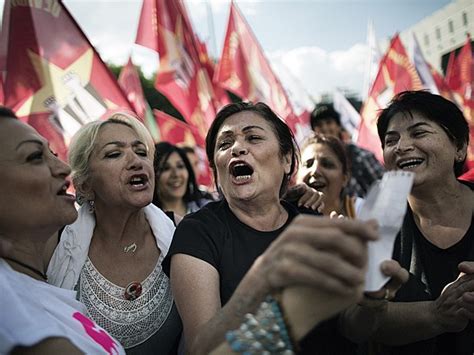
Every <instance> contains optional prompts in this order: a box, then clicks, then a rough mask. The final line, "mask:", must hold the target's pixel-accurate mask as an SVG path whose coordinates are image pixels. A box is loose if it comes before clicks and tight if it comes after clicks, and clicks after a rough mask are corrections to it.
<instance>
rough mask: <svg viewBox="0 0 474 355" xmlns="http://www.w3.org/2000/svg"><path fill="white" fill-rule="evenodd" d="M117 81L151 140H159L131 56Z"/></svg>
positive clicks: (154, 122) (156, 128)
mask: <svg viewBox="0 0 474 355" xmlns="http://www.w3.org/2000/svg"><path fill="white" fill-rule="evenodd" d="M118 83H119V85H120V87H121V88H122V90H123V91H124V93H125V95H126V96H127V99H128V101H129V102H130V105H131V106H132V108H133V110H134V111H135V113H136V114H137V116H138V117H139V118H140V120H142V122H143V123H144V124H145V126H146V127H147V128H148V130H149V131H150V134H151V136H152V137H153V140H154V141H155V142H158V141H159V140H160V134H159V131H158V126H157V124H156V120H155V118H154V117H153V114H152V112H151V109H150V106H148V103H147V101H146V99H145V95H144V93H143V88H142V84H141V82H140V77H139V75H138V72H137V69H136V68H135V65H133V62H132V58H129V60H128V62H127V64H126V65H125V66H124V67H123V68H122V71H121V72H120V75H119V78H118Z"/></svg>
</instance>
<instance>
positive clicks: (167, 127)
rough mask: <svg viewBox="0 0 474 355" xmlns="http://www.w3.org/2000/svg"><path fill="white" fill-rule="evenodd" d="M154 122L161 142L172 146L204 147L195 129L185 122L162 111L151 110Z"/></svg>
mask: <svg viewBox="0 0 474 355" xmlns="http://www.w3.org/2000/svg"><path fill="white" fill-rule="evenodd" d="M153 113H154V115H155V117H156V122H158V126H159V127H160V135H161V140H162V141H166V142H170V143H171V144H174V145H183V144H185V145H189V146H191V147H194V146H196V145H200V146H201V147H204V146H205V142H204V140H203V139H202V138H201V136H200V134H199V132H198V131H197V130H196V128H194V127H192V126H190V125H188V124H187V123H186V122H183V121H181V120H178V119H177V118H174V117H173V116H170V115H168V114H167V113H164V112H163V111H159V110H153Z"/></svg>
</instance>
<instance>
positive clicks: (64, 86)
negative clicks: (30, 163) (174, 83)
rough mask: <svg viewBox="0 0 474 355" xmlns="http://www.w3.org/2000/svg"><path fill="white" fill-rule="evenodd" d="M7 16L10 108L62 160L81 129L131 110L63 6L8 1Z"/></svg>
mask: <svg viewBox="0 0 474 355" xmlns="http://www.w3.org/2000/svg"><path fill="white" fill-rule="evenodd" d="M4 16H7V17H6V18H5V17H4V19H3V21H4V23H5V22H6V23H7V24H8V26H7V27H8V28H7V29H5V26H4V27H3V30H2V34H3V38H2V42H3V41H6V43H3V45H1V46H0V58H5V68H4V69H5V72H6V75H5V78H4V79H5V81H4V94H5V98H4V101H5V105H6V106H8V107H10V108H11V109H13V110H14V111H15V113H16V114H17V116H18V117H19V118H20V119H21V120H23V121H25V122H27V123H29V124H30V125H31V126H33V127H35V128H36V129H37V130H38V132H39V133H40V134H42V135H43V136H44V137H45V138H47V139H48V140H49V142H50V145H51V148H52V149H53V150H55V151H56V152H57V153H58V154H59V155H60V156H61V157H62V158H65V156H66V151H67V146H68V143H69V140H70V138H71V137H72V135H73V134H74V133H75V132H76V131H77V130H78V129H79V127H81V126H82V125H84V124H85V123H87V122H90V121H93V120H96V119H100V118H103V117H104V115H105V114H106V113H107V112H108V111H109V110H117V109H126V110H130V109H131V107H130V104H129V103H128V101H127V98H126V97H125V95H124V93H123V92H122V90H121V89H120V87H119V86H118V84H117V81H116V80H115V78H114V77H113V75H112V74H111V73H110V71H109V70H108V69H107V67H106V66H105V64H104V63H103V62H102V60H101V59H100V57H99V55H98V54H97V52H96V51H95V50H94V48H93V47H92V45H91V44H90V42H89V41H88V40H87V38H86V36H85V35H84V33H83V32H82V30H81V29H80V27H79V25H78V24H77V23H76V22H75V20H74V19H73V18H72V16H71V15H70V13H69V12H68V11H67V9H66V8H65V6H64V5H63V3H62V1H60V0H48V1H41V0H38V1H15V0H6V2H5V12H4Z"/></svg>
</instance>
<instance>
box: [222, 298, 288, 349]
mask: <svg viewBox="0 0 474 355" xmlns="http://www.w3.org/2000/svg"><path fill="white" fill-rule="evenodd" d="M226 340H227V343H228V344H229V346H230V348H231V349H232V351H234V352H236V353H240V354H245V355H252V354H280V355H293V354H295V352H294V350H293V345H292V343H291V340H290V336H289V334H288V329H287V327H286V324H285V321H284V319H283V315H282V312H281V309H280V306H279V305H278V302H277V301H276V300H275V299H274V298H273V297H271V296H268V297H267V298H266V300H265V301H264V302H262V303H261V304H260V307H259V309H258V310H257V313H256V314H255V315H253V314H250V313H247V314H246V315H245V321H244V322H243V323H242V324H241V326H240V327H239V328H238V329H236V330H231V331H228V332H227V333H226Z"/></svg>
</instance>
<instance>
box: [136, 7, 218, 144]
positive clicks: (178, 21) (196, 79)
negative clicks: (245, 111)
mask: <svg viewBox="0 0 474 355" xmlns="http://www.w3.org/2000/svg"><path fill="white" fill-rule="evenodd" d="M195 38H196V36H195V34H194V31H193V29H192V26H191V22H190V21H189V18H188V16H187V13H186V9H185V7H184V4H183V2H182V1H181V0H175V1H168V0H143V7H142V11H141V15H140V24H139V27H138V33H137V39H136V43H138V44H141V45H143V46H146V47H149V48H151V49H154V50H156V51H158V53H159V55H160V66H159V69H158V73H157V76H156V82H155V87H156V88H157V90H159V91H161V92H162V93H163V94H164V95H165V96H166V97H167V98H168V99H169V100H170V101H171V103H172V104H173V105H174V106H175V107H176V108H177V109H178V110H179V111H180V112H181V114H182V115H183V117H184V118H185V119H186V121H187V122H188V123H189V124H190V125H192V126H193V127H195V128H196V129H197V130H198V132H199V134H200V135H201V138H202V139H204V137H205V136H206V133H207V129H208V128H209V126H210V124H211V123H212V121H213V120H214V117H215V113H216V112H215V105H214V101H213V100H214V93H213V90H212V83H211V80H210V78H209V76H208V74H207V71H206V69H204V68H203V67H202V66H201V64H200V62H199V55H198V50H197V43H196V41H195Z"/></svg>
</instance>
